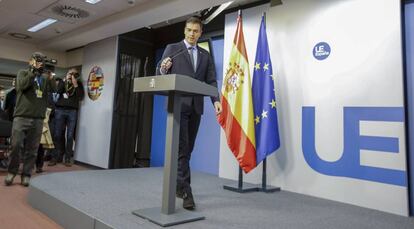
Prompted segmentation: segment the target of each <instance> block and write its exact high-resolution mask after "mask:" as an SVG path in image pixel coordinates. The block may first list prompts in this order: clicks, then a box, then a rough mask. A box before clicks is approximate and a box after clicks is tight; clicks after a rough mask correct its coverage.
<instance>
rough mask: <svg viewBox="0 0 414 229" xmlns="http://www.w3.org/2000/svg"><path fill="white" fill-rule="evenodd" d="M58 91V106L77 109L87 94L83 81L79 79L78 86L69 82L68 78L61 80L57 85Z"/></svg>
mask: <svg viewBox="0 0 414 229" xmlns="http://www.w3.org/2000/svg"><path fill="white" fill-rule="evenodd" d="M57 93H58V94H59V99H58V101H57V102H56V108H60V109H70V110H77V109H78V108H79V101H81V100H82V99H83V97H84V96H85V92H84V90H83V85H82V82H80V81H79V80H78V87H76V88H75V87H74V86H73V84H71V83H68V81H67V80H60V81H59V83H58V85H57Z"/></svg>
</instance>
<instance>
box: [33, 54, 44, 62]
mask: <svg viewBox="0 0 414 229" xmlns="http://www.w3.org/2000/svg"><path fill="white" fill-rule="evenodd" d="M32 58H33V59H35V60H36V61H37V62H43V61H44V60H45V59H46V56H45V55H43V53H41V52H34V53H32Z"/></svg>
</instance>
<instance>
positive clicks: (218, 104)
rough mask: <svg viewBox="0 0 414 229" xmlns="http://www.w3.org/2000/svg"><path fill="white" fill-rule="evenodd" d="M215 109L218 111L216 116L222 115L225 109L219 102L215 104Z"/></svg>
mask: <svg viewBox="0 0 414 229" xmlns="http://www.w3.org/2000/svg"><path fill="white" fill-rule="evenodd" d="M214 109H215V110H216V115H219V114H221V112H222V111H223V107H222V106H221V103H220V102H219V101H216V102H214Z"/></svg>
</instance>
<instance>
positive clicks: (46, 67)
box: [32, 52, 57, 75]
mask: <svg viewBox="0 0 414 229" xmlns="http://www.w3.org/2000/svg"><path fill="white" fill-rule="evenodd" d="M32 58H33V59H34V60H36V62H40V63H43V65H42V67H40V68H38V69H36V68H32V71H33V73H35V74H39V75H41V74H43V73H45V72H54V71H55V65H56V64H57V60H56V59H47V56H45V55H43V54H42V53H40V52H35V53H33V54H32Z"/></svg>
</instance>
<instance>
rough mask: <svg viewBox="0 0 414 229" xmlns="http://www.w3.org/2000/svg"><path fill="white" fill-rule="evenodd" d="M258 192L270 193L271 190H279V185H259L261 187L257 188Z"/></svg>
mask: <svg viewBox="0 0 414 229" xmlns="http://www.w3.org/2000/svg"><path fill="white" fill-rule="evenodd" d="M257 191H258V192H264V193H272V192H279V191H280V187H273V186H269V185H267V186H266V187H264V188H263V187H261V188H257Z"/></svg>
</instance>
